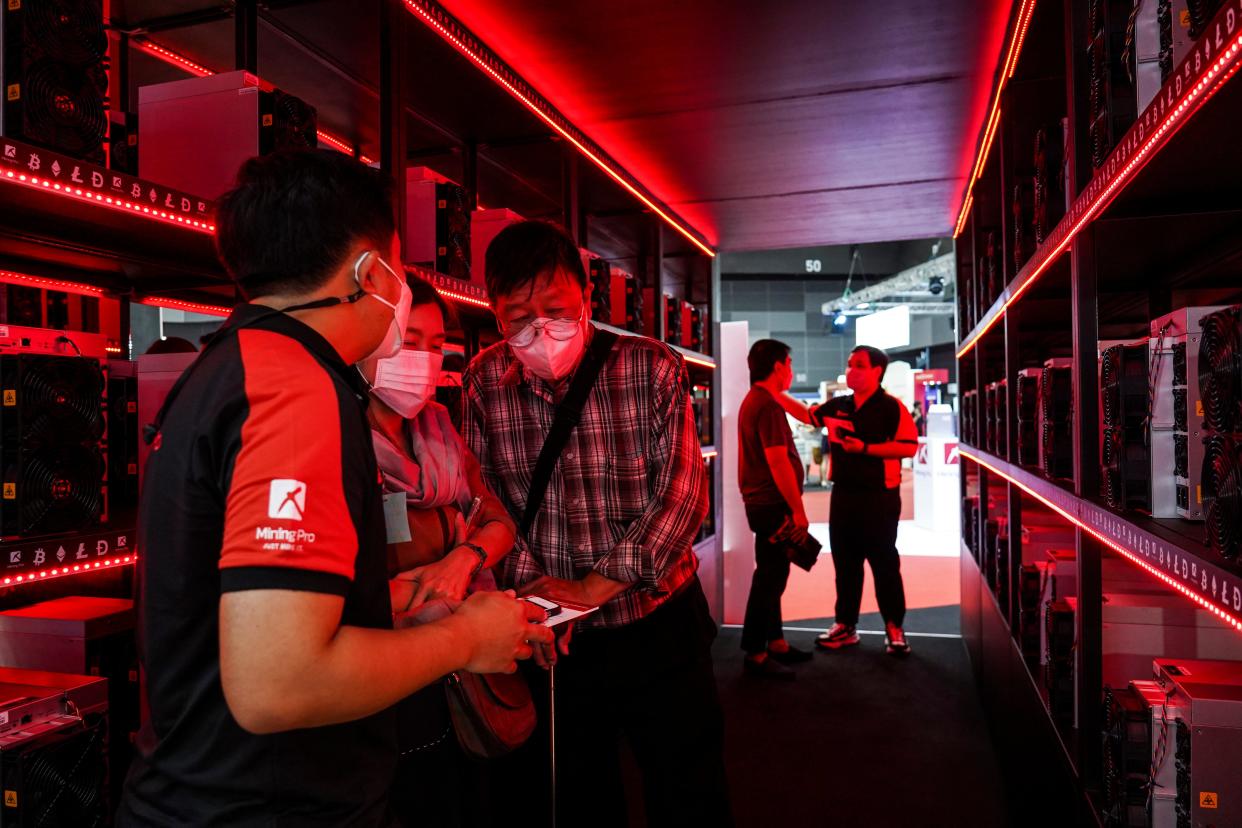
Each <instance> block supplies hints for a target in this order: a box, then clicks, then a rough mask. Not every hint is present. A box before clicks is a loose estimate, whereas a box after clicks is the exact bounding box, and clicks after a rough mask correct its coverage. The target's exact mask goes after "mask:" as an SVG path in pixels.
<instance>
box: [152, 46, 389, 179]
mask: <svg viewBox="0 0 1242 828" xmlns="http://www.w3.org/2000/svg"><path fill="white" fill-rule="evenodd" d="M133 43H134V45H135V46H136V47H138V48H139V49H141V50H142V51H144V52H146V53H147V54H149V55H151V56H152V57H154V58H157V59H159V60H162V61H163V62H164V63H167V64H168V65H169V66H175V67H177V68H178V69H182V70H184V71H186V72H189V73H190V74H191V75H194V76H195V77H198V78H205V77H208V76H209V75H214V74H216V73H215V72H214V71H212V70H211V69H208V68H207V67H206V66H203V65H202V64H201V63H195V62H194V61H192V60H190V59H189V58H187V57H186V56H185V55H181V54H178V53H176V52H174V51H173V50H172V49H169V48H168V47H167V46H162V45H160V44H158V43H156V42H154V41H152V40H146V39H143V40H135V41H133ZM315 134H316V135H317V136H318V137H319V140H320V141H322V142H323V143H325V144H327V145H328V146H330V147H332V148H333V149H335V150H339V151H340V152H343V153H345V154H346V155H353V154H354V146H353V144H350V143H349V142H348V141H346V140H345V139H344V138H340V137H338V136H336V135H333V134H332V133H331V132H328V131H327V130H323V129H321V130H317V131H316V133H315ZM358 160H359V161H361V162H362V163H364V164H370V163H372V162H373V160H374V159H371V158H368V157H367V156H365V155H362V154H359V155H358Z"/></svg>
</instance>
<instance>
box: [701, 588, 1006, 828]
mask: <svg viewBox="0 0 1242 828" xmlns="http://www.w3.org/2000/svg"><path fill="white" fill-rule="evenodd" d="M952 609H953V613H954V622H953V624H952V627H953V631H954V632H955V631H956V611H957V610H956V608H952ZM945 610H946V608H936V610H922V611H916V612H919V613H927V614H928V615H927V618H923V619H916V616H915V613H911V618H910V621H909V622H908V623H907V625H906V626H907V629H908V630H911V631H914V630H921V631H924V632H941V630H944V631H945V632H946V633H948V632H949V626H950V625H949V624H948V623H947V621H946V619H945V618H944V616H945V614H946V613H945ZM873 620H874V621H875V623H874V624H868V623H866V622H864V623H863V624H860V627H861V628H864V629H868V628H874V629H882V625H880V624H879V620H878V618H877V619H873ZM916 620H919V621H922V622H926V623H918V624H916V623H915V622H916ZM932 620H935V621H937V623H936V624H935V625H933V624H932V623H931V621H932ZM791 626H800V627H802V626H807V627H813V626H819V627H820V628H822V626H823V625H822V624H818V625H817V624H815V623H812V622H798V623H797V624H796V625H791ZM931 626H935V627H936V629H926V627H931ZM740 635H741V631H740V630H737V629H723V630H721V634H720V637H719V639H718V640H717V641H716V645H715V660H716V678H717V683H718V685H719V688H720V695H721V700H722V703H723V705H724V709H725V721H726V728H727V730H726V740H727V741H726V762H727V765H728V770H729V779H730V785H731V787H732V798H733V806H734V814H735V816H736V819H737V824H738V826H740V827H741V828H751V826H755V828H777V827H778V826H779V828H819V826H825V827H828V826H831V828H837V827H838V826H840V828H855V827H856V826H860V827H861V826H865V827H866V828H884V827H885V826H894V828H896V827H897V826H901V828H907V827H908V826H919V827H920V828H938V827H939V826H945V827H946V828H948V826H954V828H956V827H957V826H972V828H973V826H1004V825H1006V824H1007V822H1008V820H1007V814H1006V810H1005V803H1004V800H1003V793H1002V792H1001V790H1002V780H1001V773H1000V770H999V769H998V768H997V764H996V758H995V755H994V753H993V749H992V745H991V742H990V741H989V737H988V732H987V729H986V726H985V724H984V719H983V713H982V710H981V709H980V706H979V701H978V696H977V695H976V692H975V688H974V684H973V680H972V678H971V674H970V665H969V662H968V660H967V657H966V652H965V650H964V648H963V646H962V642H961V640H960V639H956V638H912V639H911V644H912V646H913V648H914V652H913V654H912V655H911V656H910V657H909V658H908V659H904V660H898V659H895V658H893V657H891V656H888V655H886V654H885V653H884V639H883V637H882V636H863V640H862V643H861V644H860V645H859V646H858V647H855V648H852V649H849V650H845V651H842V652H837V653H817V654H816V657H815V659H814V661H812V662H810V663H808V664H805V665H799V666H798V668H797V670H798V678H797V680H796V681H794V682H771V681H764V680H757V679H754V678H753V677H748V676H743V675H742V674H741V659H742V656H741V652H740V650H739V639H740ZM788 637H789V640H790V642H791V643H793V644H795V645H796V646H800V647H808V648H809V647H811V646H812V641H813V639H814V634H813V633H790V634H789V636H788Z"/></svg>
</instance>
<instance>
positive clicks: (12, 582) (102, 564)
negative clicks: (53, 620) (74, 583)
mask: <svg viewBox="0 0 1242 828" xmlns="http://www.w3.org/2000/svg"><path fill="white" fill-rule="evenodd" d="M137 561H138V553H137V552H135V553H133V554H132V555H122V556H121V557H119V558H108V559H107V560H103V561H92V562H91V563H84V564H73V565H72V566H70V565H69V564H66V565H64V566H62V567H57V568H55V569H41V570H39V571H38V572H30V573H27V574H25V575H6V576H5V577H4V581H3V583H2V584H0V586H6V587H15V586H24V585H26V584H33V583H42V582H43V581H50V580H52V579H54V578H63V577H65V576H66V575H80V574H82V573H85V572H96V571H98V570H101V569H111V568H112V567H117V566H126V565H127V564H132V563H137Z"/></svg>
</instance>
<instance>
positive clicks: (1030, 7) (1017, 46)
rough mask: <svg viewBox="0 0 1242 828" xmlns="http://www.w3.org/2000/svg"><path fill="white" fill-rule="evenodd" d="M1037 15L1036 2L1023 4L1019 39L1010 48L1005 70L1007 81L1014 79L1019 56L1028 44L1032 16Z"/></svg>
mask: <svg viewBox="0 0 1242 828" xmlns="http://www.w3.org/2000/svg"><path fill="white" fill-rule="evenodd" d="M1034 14H1035V0H1030V2H1029V3H1023V5H1022V10H1021V11H1020V12H1018V37H1017V40H1016V41H1014V43H1013V44H1012V45H1011V46H1010V47H1009V58H1008V65H1007V67H1006V68H1005V80H1009V79H1010V78H1012V77H1013V73H1014V72H1016V71H1017V70H1018V55H1020V54H1022V45H1023V44H1024V43H1026V31H1027V28H1028V27H1029V26H1030V25H1031V16H1032V15H1034Z"/></svg>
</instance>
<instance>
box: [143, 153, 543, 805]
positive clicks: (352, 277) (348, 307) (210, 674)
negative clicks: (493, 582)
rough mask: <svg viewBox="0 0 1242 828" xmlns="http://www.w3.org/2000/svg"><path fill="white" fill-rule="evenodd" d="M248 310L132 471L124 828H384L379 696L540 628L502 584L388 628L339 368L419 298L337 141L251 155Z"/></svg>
mask: <svg viewBox="0 0 1242 828" xmlns="http://www.w3.org/2000/svg"><path fill="white" fill-rule="evenodd" d="M217 223H218V227H219V231H218V237H217V243H218V247H219V252H220V257H221V259H222V260H223V262H224V264H225V266H226V267H227V269H228V271H229V273H230V274H231V275H232V276H233V277H234V278H235V279H236V280H237V282H238V285H239V287H240V288H241V290H242V292H243V293H244V294H245V295H246V296H247V297H248V298H249V299H250V303H249V304H245V305H242V306H241V307H239V308H238V309H237V310H236V311H235V312H234V313H233V315H232V316H231V317H230V319H229V321H228V323H227V324H226V325H225V327H224V328H222V329H221V331H220V332H219V333H218V334H217V335H216V336H215V337H214V338H213V339H212V341H211V343H210V345H209V346H208V347H207V349H206V350H205V351H204V352H203V354H202V355H201V356H200V357H199V358H198V360H197V362H195V363H194V365H193V366H192V367H191V368H190V369H189V370H188V371H187V373H186V375H185V376H184V377H183V378H182V380H181V382H180V383H178V386H177V387H176V388H174V389H173V391H172V392H171V394H170V396H169V399H168V401H167V403H166V405H165V409H164V411H163V412H162V414H161V419H160V421H159V422H158V424H157V425H158V429H159V430H158V433H157V434H156V435H155V438H154V443H153V447H152V448H153V451H152V454H151V458H150V460H149V461H148V463H147V467H146V474H145V479H144V482H143V493H142V506H141V514H140V518H139V530H138V534H139V543H140V546H141V549H142V552H143V555H142V558H141V570H140V572H139V579H140V594H139V608H140V631H139V640H140V647H141V654H142V666H143V686H144V690H145V699H146V701H147V708H148V709H147V711H146V713H147V716H146V721H145V722H144V726H143V730H142V733H141V735H140V740H139V744H138V750H139V756H138V758H137V760H136V761H135V764H134V767H133V768H132V770H131V772H130V775H129V778H128V780H127V783H126V792H125V797H124V800H123V802H122V804H121V810H120V813H119V815H118V817H119V822H120V824H121V825H125V826H137V825H142V826H146V825H150V826H155V825H159V826H167V825H230V826H233V825H263V826H274V825H298V826H302V825H324V826H328V825H331V826H337V825H368V826H375V825H385V826H386V825H390V824H391V818H390V816H389V814H388V808H387V798H388V787H389V785H390V783H391V781H392V774H393V768H394V763H395V760H396V730H395V718H394V715H393V713H392V706H393V705H394V704H395V703H396V702H398V701H400V700H401V699H402V698H404V697H406V696H408V695H409V694H410V693H411V692H413V691H414V690H417V689H418V688H420V687H423V686H425V685H427V684H429V683H430V682H432V681H434V680H435V679H437V678H438V677H440V676H442V675H444V674H446V673H449V672H451V671H454V670H458V669H469V670H474V671H476V672H494V671H501V670H512V669H515V663H514V662H515V659H521V658H525V657H528V656H529V655H530V646H529V645H528V643H527V642H528V640H533V641H535V642H541V641H547V640H550V639H551V634H550V632H549V631H548V630H546V629H544V628H542V627H539V626H536V625H533V624H530V623H529V622H528V615H534V614H535V612H528V611H527V610H526V609H525V607H524V605H522V604H521V603H519V602H517V601H515V600H514V599H512V598H511V597H509V596H507V595H505V594H503V593H492V594H490V595H482V596H475V597H472V598H471V599H470V600H467V601H466V602H465V603H464V604H462V606H461V608H460V609H459V610H458V611H457V612H456V613H455V614H454V615H452V616H451V617H450V618H448V619H446V620H445V621H443V622H439V623H436V624H431V625H427V626H424V627H421V628H416V629H408V630H401V631H394V630H393V629H392V621H391V614H390V609H389V596H388V588H387V578H388V572H387V571H386V554H385V552H386V548H385V539H386V536H385V530H384V522H383V521H384V513H383V507H382V504H381V491H380V485H379V473H378V471H377V469H376V465H375V455H374V452H373V450H372V447H371V438H370V429H369V427H368V426H367V422H366V418H365V410H366V401H367V388H366V386H365V385H364V384H363V383H362V381H361V379H360V376H359V374H358V372H357V370H355V369H354V368H353V364H354V363H355V362H358V361H359V360H361V359H363V358H365V357H367V356H368V355H370V354H379V355H381V356H383V355H389V354H390V352H392V351H395V350H396V349H399V348H400V346H401V335H402V333H403V329H404V322H405V321H404V318H403V317H404V316H405V315H406V314H408V311H409V293H408V290H409V289H408V286H407V285H406V283H405V280H404V279H403V278H401V277H400V276H398V275H397V274H396V273H395V272H394V268H393V266H392V265H390V264H389V263H388V262H387V261H385V259H387V260H389V261H392V262H395V261H397V254H398V246H397V243H396V239H395V235H394V227H393V218H392V205H391V198H390V195H389V190H388V187H387V185H386V183H385V180H384V179H382V178H381V177H380V175H379V173H377V172H375V171H373V170H370V169H368V168H366V167H364V166H362V165H360V164H358V163H357V162H355V161H353V160H351V159H349V158H347V157H346V156H343V155H339V154H337V153H327V152H325V153H317V152H315V153H311V152H306V153H277V154H275V155H271V156H267V157H265V158H261V159H254V160H252V161H249V162H247V164H246V165H245V166H243V168H242V170H241V173H240V176H239V186H238V188H237V189H236V190H234V191H232V192H231V193H229V194H228V195H226V196H225V197H224V199H223V200H222V202H221V204H220V207H219V217H218V222H217Z"/></svg>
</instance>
